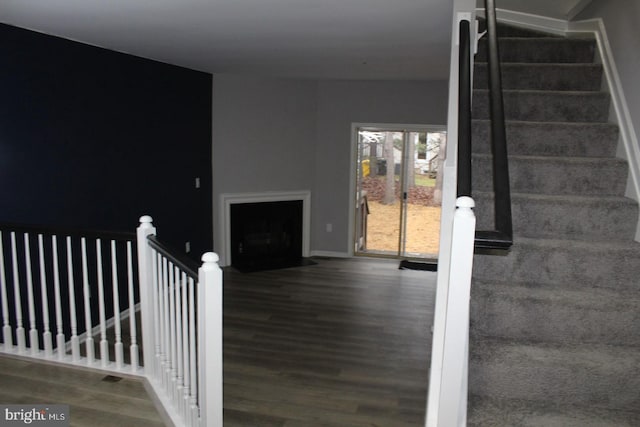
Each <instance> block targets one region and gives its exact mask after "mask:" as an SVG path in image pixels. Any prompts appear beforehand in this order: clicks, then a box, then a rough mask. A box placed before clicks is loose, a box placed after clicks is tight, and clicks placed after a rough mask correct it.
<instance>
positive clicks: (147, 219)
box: [140, 215, 153, 225]
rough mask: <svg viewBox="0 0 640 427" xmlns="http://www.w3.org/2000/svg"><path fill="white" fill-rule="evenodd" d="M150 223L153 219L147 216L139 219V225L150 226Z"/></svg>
mask: <svg viewBox="0 0 640 427" xmlns="http://www.w3.org/2000/svg"><path fill="white" fill-rule="evenodd" d="M152 222H153V218H151V217H150V216H149V215H142V216H141V217H140V225H143V224H151V223H152Z"/></svg>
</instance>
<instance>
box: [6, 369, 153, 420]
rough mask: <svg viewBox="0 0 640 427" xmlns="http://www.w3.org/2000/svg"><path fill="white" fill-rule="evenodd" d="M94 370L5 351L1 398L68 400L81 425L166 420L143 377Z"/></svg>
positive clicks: (73, 417)
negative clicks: (109, 375) (115, 375)
mask: <svg viewBox="0 0 640 427" xmlns="http://www.w3.org/2000/svg"><path fill="white" fill-rule="evenodd" d="M105 377H106V374H104V373H98V372H94V371H90V370H84V369H78V368H70V367H67V366H61V365H56V364H52V363H43V362H39V361H27V360H23V359H16V358H12V357H7V356H3V357H0V403H3V404H34V403H37V404H40V403H45V404H65V405H69V410H70V425H71V426H77V427H89V426H90V427H136V426H150V427H154V426H157V427H161V426H164V425H165V423H164V422H163V420H162V418H161V417H160V415H158V413H157V411H156V408H155V406H154V404H153V402H152V401H151V399H150V398H149V397H148V395H147V393H146V391H145V389H144V386H143V384H142V382H141V381H140V380H136V379H131V378H122V379H119V380H116V381H113V379H114V378H112V379H111V381H109V380H105Z"/></svg>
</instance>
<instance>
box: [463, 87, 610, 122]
mask: <svg viewBox="0 0 640 427" xmlns="http://www.w3.org/2000/svg"><path fill="white" fill-rule="evenodd" d="M473 91H474V92H489V89H485V88H476V89H473ZM502 92H503V93H505V94H511V93H521V94H532V95H561V96H567V95H568V96H588V97H608V96H609V94H608V93H607V92H604V91H602V90H557V89H554V90H545V89H503V90H502ZM510 121H518V120H510ZM520 121H523V120H520ZM542 123H546V121H544V120H543V121H542ZM574 123H575V122H574Z"/></svg>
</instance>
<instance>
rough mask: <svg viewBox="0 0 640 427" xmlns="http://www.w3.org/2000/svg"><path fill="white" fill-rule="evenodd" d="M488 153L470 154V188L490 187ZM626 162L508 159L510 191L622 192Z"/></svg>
mask: <svg viewBox="0 0 640 427" xmlns="http://www.w3.org/2000/svg"><path fill="white" fill-rule="evenodd" d="M492 170H493V166H492V158H491V157H490V156H484V155H480V156H479V155H476V156H474V157H473V169H472V176H473V189H474V190H478V191H493V173H492ZM627 173H628V169H627V164H626V162H624V161H622V160H617V159H593V160H589V159H584V160H578V159H569V158H565V159H559V158H544V157H542V158H540V157H538V158H518V157H511V158H510V159H509V177H510V182H511V191H512V192H514V193H534V194H571V195H611V196H624V194H625V188H626V182H627Z"/></svg>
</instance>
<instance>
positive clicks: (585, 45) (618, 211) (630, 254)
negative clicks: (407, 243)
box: [468, 25, 640, 427]
mask: <svg viewBox="0 0 640 427" xmlns="http://www.w3.org/2000/svg"><path fill="white" fill-rule="evenodd" d="M499 34H500V49H501V58H502V60H503V61H504V62H503V65H502V71H503V81H504V83H505V91H504V95H505V113H506V116H507V120H508V121H507V124H506V128H507V140H508V141H507V144H508V149H509V154H510V159H509V168H510V173H511V177H512V180H511V188H512V202H513V203H512V208H513V223H514V234H515V236H514V246H513V248H512V249H511V250H510V251H509V252H508V253H493V254H476V256H475V259H474V272H473V284H472V299H471V331H470V335H471V337H470V365H469V418H468V421H469V425H470V426H541V427H549V426H551V427H552V426H558V427H560V426H562V427H565V426H567V427H571V426H576V427H577V426H580V427H582V426H593V427H595V426H605V427H606V426H638V425H640V292H639V284H640V279H639V278H638V277H639V272H640V244H639V243H637V242H635V241H634V240H633V237H634V234H635V229H636V224H637V221H638V206H637V203H636V202H635V201H633V200H630V199H628V198H625V197H624V194H625V186H626V181H627V174H628V171H627V165H626V163H625V162H624V161H623V160H621V159H617V158H616V157H615V153H616V146H617V141H618V129H617V127H616V126H615V125H614V124H611V123H608V118H609V109H610V100H609V95H608V94H607V93H604V92H600V88H601V87H602V68H601V66H600V65H599V64H596V63H595V61H594V53H595V51H596V45H595V41H594V40H586V39H564V38H560V37H555V36H549V35H545V34H542V33H534V32H530V31H528V30H523V29H518V28H514V27H508V26H504V25H500V26H499ZM485 58H486V45H485V43H484V42H482V43H481V44H480V49H479V52H478V54H477V55H476V62H477V63H476V68H475V72H474V76H475V77H474V78H475V82H474V85H475V88H476V89H475V90H474V101H473V104H474V108H473V115H474V123H473V144H474V145H473V147H474V148H473V151H474V155H473V179H474V194H473V196H474V199H475V200H476V215H477V217H478V228H484V229H491V228H493V207H492V203H493V194H492V188H493V187H492V180H491V172H492V171H491V168H492V166H491V155H490V152H491V149H490V146H489V122H488V120H487V118H488V93H487V90H486V88H487V84H486V78H487V77H486V74H487V71H486V68H487V66H486V64H485V63H484V61H485Z"/></svg>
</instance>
